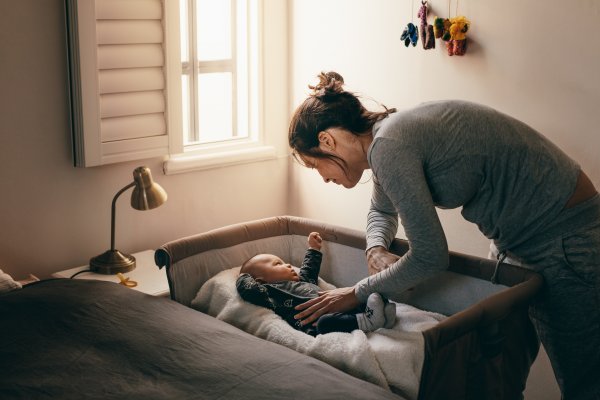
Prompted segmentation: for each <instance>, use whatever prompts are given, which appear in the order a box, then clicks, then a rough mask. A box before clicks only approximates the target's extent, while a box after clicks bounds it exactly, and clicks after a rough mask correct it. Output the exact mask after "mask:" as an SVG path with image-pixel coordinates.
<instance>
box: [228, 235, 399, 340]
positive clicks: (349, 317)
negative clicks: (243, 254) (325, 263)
mask: <svg viewBox="0 0 600 400" xmlns="http://www.w3.org/2000/svg"><path fill="white" fill-rule="evenodd" d="M322 241H323V239H322V238H321V235H320V234H319V233H318V232H312V233H310V235H308V246H309V247H308V250H307V251H306V255H305V256H304V261H303V262H302V267H301V268H300V270H299V272H296V270H295V269H294V267H293V266H292V265H290V264H287V263H284V262H283V261H282V260H281V258H279V257H277V256H275V255H273V254H258V255H256V256H254V257H252V258H250V259H249V260H247V261H246V262H244V264H242V268H241V269H240V275H239V277H238V279H237V282H236V286H237V290H238V292H239V293H240V295H241V296H242V298H243V299H244V300H246V301H248V302H250V303H252V304H256V305H258V306H262V307H266V308H269V309H271V310H273V311H275V313H276V314H277V315H279V316H280V317H281V318H283V319H284V320H285V321H287V323H289V324H290V325H291V326H293V327H294V328H296V329H298V330H301V331H303V332H305V333H308V334H309V335H312V336H316V335H318V334H324V333H328V332H352V331H353V330H355V329H360V330H362V331H364V332H371V331H374V330H376V329H379V328H383V327H385V328H391V327H392V326H393V325H394V322H395V320H396V305H395V304H394V303H390V302H388V301H387V300H385V299H384V298H383V297H381V295H380V294H379V293H372V294H371V295H370V296H369V297H368V299H367V304H366V305H363V306H361V307H358V308H357V309H355V310H354V311H352V312H349V313H333V314H325V315H322V316H321V317H320V318H319V319H318V320H317V322H316V323H315V324H307V325H304V326H303V325H301V323H300V320H296V319H294V315H295V314H297V313H298V311H296V310H295V309H294V307H296V306H297V305H298V304H302V303H304V302H305V301H308V300H310V299H313V298H315V297H318V295H319V291H320V290H321V289H320V288H319V287H318V286H317V280H318V278H319V270H320V268H321V258H322V254H321V242H322Z"/></svg>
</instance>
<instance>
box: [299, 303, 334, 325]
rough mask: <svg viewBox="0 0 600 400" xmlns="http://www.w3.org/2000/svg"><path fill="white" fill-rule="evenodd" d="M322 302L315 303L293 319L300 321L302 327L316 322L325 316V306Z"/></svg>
mask: <svg viewBox="0 0 600 400" xmlns="http://www.w3.org/2000/svg"><path fill="white" fill-rule="evenodd" d="M323 303H324V302H323V301H322V302H320V303H316V304H314V305H313V306H311V307H308V308H307V309H306V310H304V311H302V312H301V313H299V314H296V315H295V316H294V318H296V319H300V320H302V322H301V324H302V325H308V324H310V323H312V322H315V321H316V320H318V319H319V318H320V317H321V315H323V314H327V309H328V307H327V304H325V305H324V304H323Z"/></svg>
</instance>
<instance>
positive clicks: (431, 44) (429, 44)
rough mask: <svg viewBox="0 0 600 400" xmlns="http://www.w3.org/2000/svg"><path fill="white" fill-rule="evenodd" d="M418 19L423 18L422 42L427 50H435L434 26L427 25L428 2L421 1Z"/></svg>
mask: <svg viewBox="0 0 600 400" xmlns="http://www.w3.org/2000/svg"><path fill="white" fill-rule="evenodd" d="M417 17H418V18H421V42H422V43H423V48H424V49H425V50H429V49H434V48H435V37H434V34H433V25H427V1H423V0H421V8H419V13H418V14H417Z"/></svg>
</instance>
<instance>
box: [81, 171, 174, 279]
mask: <svg viewBox="0 0 600 400" xmlns="http://www.w3.org/2000/svg"><path fill="white" fill-rule="evenodd" d="M130 187H134V188H133V192H132V194H131V207H133V208H134V209H136V210H142V211H143V210H151V209H153V208H156V207H158V206H160V205H161V204H163V203H164V202H165V201H167V193H166V192H165V190H164V189H163V188H162V187H161V186H160V185H159V184H158V183H156V182H154V181H153V180H152V174H151V173H150V168H148V167H138V168H136V169H135V170H134V171H133V182H131V183H130V184H129V185H127V186H125V187H124V188H123V189H121V190H119V191H118V192H117V194H116V195H115V197H114V198H113V201H112V207H111V231H110V250H107V251H105V252H104V253H102V254H100V255H98V256H96V257H93V258H92V259H90V270H91V271H92V272H96V273H99V274H106V275H111V274H116V273H118V272H129V271H131V270H133V269H135V257H134V256H132V255H129V254H124V253H121V252H120V251H119V250H117V249H115V214H116V212H115V211H116V207H115V206H116V202H117V198H118V197H119V196H120V195H121V193H123V192H124V191H126V190H127V189H129V188H130Z"/></svg>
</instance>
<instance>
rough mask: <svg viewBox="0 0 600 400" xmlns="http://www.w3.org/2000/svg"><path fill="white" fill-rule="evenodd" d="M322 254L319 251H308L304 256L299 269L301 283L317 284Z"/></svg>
mask: <svg viewBox="0 0 600 400" xmlns="http://www.w3.org/2000/svg"><path fill="white" fill-rule="evenodd" d="M322 258H323V254H322V253H321V252H320V251H319V250H315V249H308V250H307V251H306V254H305V255H304V261H302V266H301V267H300V272H299V274H298V275H300V280H301V281H303V282H310V283H312V284H315V285H316V284H317V281H318V279H319V272H320V270H321V260H322Z"/></svg>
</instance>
